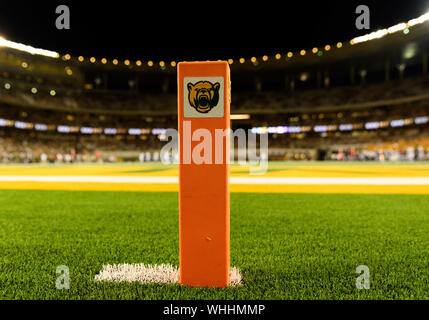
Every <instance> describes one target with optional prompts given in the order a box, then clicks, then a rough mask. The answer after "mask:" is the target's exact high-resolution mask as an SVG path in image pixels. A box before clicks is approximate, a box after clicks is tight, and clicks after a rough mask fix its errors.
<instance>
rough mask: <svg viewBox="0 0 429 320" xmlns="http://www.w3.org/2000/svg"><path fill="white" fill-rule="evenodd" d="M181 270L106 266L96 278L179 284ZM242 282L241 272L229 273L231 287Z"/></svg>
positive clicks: (232, 269)
mask: <svg viewBox="0 0 429 320" xmlns="http://www.w3.org/2000/svg"><path fill="white" fill-rule="evenodd" d="M179 279H180V271H179V268H177V267H174V266H172V265H170V264H161V265H145V264H143V263H140V264H128V263H124V264H116V265H105V266H103V268H102V269H101V271H100V273H98V274H97V275H96V276H95V281H111V282H140V283H170V284H171V283H179ZM241 282H242V276H241V273H240V270H238V269H237V268H231V269H230V271H229V285H230V286H236V285H240V284H241Z"/></svg>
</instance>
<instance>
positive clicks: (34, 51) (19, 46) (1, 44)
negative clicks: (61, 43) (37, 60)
mask: <svg viewBox="0 0 429 320" xmlns="http://www.w3.org/2000/svg"><path fill="white" fill-rule="evenodd" d="M0 47H5V48H11V49H15V50H18V51H22V52H27V53H30V54H33V55H40V56H45V57H51V58H56V59H58V58H59V57H60V54H59V53H58V52H54V51H49V50H44V49H38V48H34V47H32V46H27V45H25V44H22V43H17V42H13V41H9V40H6V39H5V38H3V37H0Z"/></svg>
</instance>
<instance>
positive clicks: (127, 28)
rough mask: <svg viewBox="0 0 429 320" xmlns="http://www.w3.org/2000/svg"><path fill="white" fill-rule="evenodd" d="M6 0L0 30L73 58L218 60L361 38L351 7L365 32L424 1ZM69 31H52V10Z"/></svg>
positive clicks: (427, 5) (414, 12) (415, 12)
mask: <svg viewBox="0 0 429 320" xmlns="http://www.w3.org/2000/svg"><path fill="white" fill-rule="evenodd" d="M232 2H233V1H232V0H230V1H229V4H228V2H226V1H225V2H222V1H208V0H205V1H202V0H200V1H175V2H174V3H173V2H171V1H165V0H164V1H159V0H158V1H151V2H150V1H127V0H123V1H98V0H91V1H89V0H86V1H77V0H74V1H51V0H49V1H46V0H44V1H6V0H2V1H1V2H0V35H2V36H4V37H6V38H7V39H9V40H13V41H17V42H23V43H26V44H31V45H33V46H36V47H40V48H44V49H50V50H55V51H58V52H60V53H71V54H73V55H84V56H96V57H107V58H119V59H142V60H148V59H153V60H176V59H177V60H180V59H221V58H222V59H226V58H230V57H232V58H237V57H239V56H245V57H248V56H253V55H257V56H260V55H264V54H275V53H277V52H287V51H289V50H293V51H295V50H298V49H302V48H306V49H308V48H311V47H313V46H319V47H321V46H324V45H325V44H328V43H331V44H332V43H335V42H337V41H347V40H350V39H351V38H353V37H355V36H358V35H361V34H362V33H366V32H362V31H359V30H357V29H356V28H355V19H356V17H357V15H356V14H355V8H356V6H357V5H359V4H366V5H368V6H369V7H370V9H371V31H373V30H376V29H378V28H381V27H386V26H390V25H393V24H396V23H398V22H402V21H407V20H409V19H411V18H414V17H416V16H419V15H421V14H422V13H424V12H426V11H428V10H429V1H423V0H416V1H412V0H407V1H405V0H400V1H397V0H377V1H366V0H361V1H354V0H342V1H303V0H301V1H290V0H283V1H266V0H265V1H249V0H248V1H234V2H233V3H234V4H233V5H231V4H230V3H232ZM60 4H66V5H68V6H69V7H70V10H71V30H67V31H64V30H63V31H59V30H57V29H56V28H55V18H56V14H55V8H56V6H57V5H60Z"/></svg>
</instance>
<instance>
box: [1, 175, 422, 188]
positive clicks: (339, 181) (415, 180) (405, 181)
mask: <svg viewBox="0 0 429 320" xmlns="http://www.w3.org/2000/svg"><path fill="white" fill-rule="evenodd" d="M0 182H75V183H85V182H89V183H137V184H151V183H158V184H177V183H178V178H177V177H115V176H0ZM230 183H231V184H250V185H252V184H253V185H259V184H263V185H404V186H405V185H429V177H410V178H407V177H390V178H377V177H374V178H331V177H326V178H324V177H321V178H302V177H290V178H285V177H266V178H261V177H258V178H256V177H232V178H230Z"/></svg>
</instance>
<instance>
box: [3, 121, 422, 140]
mask: <svg viewBox="0 0 429 320" xmlns="http://www.w3.org/2000/svg"><path fill="white" fill-rule="evenodd" d="M428 122H429V117H428V116H419V117H416V118H407V119H397V120H391V121H374V122H366V123H354V124H353V123H347V124H340V125H314V126H277V127H253V128H252V129H251V131H252V133H254V134H267V133H268V134H288V133H289V134H290V133H306V132H311V131H313V132H315V133H321V134H325V133H327V132H332V131H342V132H344V131H349V132H350V131H355V130H361V129H365V130H368V131H370V130H377V129H382V128H388V127H391V128H398V127H404V126H410V125H413V124H415V125H422V124H427V123H428ZM0 127H15V128H17V129H22V130H33V129H34V130H36V131H57V132H59V133H82V134H86V135H93V134H105V135H120V134H127V135H130V136H141V135H149V134H152V135H154V136H158V138H160V136H164V135H165V134H166V132H167V129H164V128H153V129H149V128H147V129H141V128H130V129H117V128H93V127H71V126H66V125H58V126H56V125H47V124H43V123H31V122H23V121H14V120H8V119H0Z"/></svg>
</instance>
